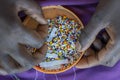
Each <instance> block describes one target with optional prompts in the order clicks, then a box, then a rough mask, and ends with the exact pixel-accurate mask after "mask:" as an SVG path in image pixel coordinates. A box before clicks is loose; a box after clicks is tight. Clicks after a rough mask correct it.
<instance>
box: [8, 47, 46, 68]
mask: <svg viewBox="0 0 120 80" xmlns="http://www.w3.org/2000/svg"><path fill="white" fill-rule="evenodd" d="M45 48H47V47H46V46H43V47H42V50H43V51H45V50H44V49H45ZM40 50H41V48H40ZM10 56H11V57H12V58H13V59H15V60H16V61H17V62H18V63H19V64H20V65H21V66H22V67H24V68H27V69H30V68H32V67H33V66H34V65H36V64H38V63H40V62H41V61H42V60H43V59H44V57H45V53H43V52H39V53H36V54H32V53H31V54H30V53H28V51H27V50H26V47H25V46H24V45H19V49H18V50H15V53H13V54H10Z"/></svg>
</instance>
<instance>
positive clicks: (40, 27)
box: [36, 25, 48, 39]
mask: <svg viewBox="0 0 120 80" xmlns="http://www.w3.org/2000/svg"><path fill="white" fill-rule="evenodd" d="M36 31H37V32H38V33H39V34H40V35H41V37H42V39H45V38H46V37H47V35H48V25H38V27H37V29H36Z"/></svg>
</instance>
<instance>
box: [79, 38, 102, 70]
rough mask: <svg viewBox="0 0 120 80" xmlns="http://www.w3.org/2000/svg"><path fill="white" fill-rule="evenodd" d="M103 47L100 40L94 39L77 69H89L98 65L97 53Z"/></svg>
mask: <svg viewBox="0 0 120 80" xmlns="http://www.w3.org/2000/svg"><path fill="white" fill-rule="evenodd" d="M102 47H103V45H102V42H101V40H100V39H98V38H96V39H95V41H94V42H93V44H92V46H91V48H88V49H87V51H86V52H85V54H84V57H83V58H82V60H80V62H79V63H78V65H77V67H78V68H89V67H93V66H96V65H98V64H99V57H98V51H100V50H101V49H102Z"/></svg>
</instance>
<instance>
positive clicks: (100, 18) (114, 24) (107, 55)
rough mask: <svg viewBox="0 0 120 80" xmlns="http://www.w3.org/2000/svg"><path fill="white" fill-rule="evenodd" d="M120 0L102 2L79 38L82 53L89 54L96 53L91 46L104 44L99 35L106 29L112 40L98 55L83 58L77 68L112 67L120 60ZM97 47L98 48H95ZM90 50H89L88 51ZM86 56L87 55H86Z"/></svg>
mask: <svg viewBox="0 0 120 80" xmlns="http://www.w3.org/2000/svg"><path fill="white" fill-rule="evenodd" d="M119 3H120V0H100V3H99V5H98V7H97V11H96V12H95V14H94V15H93V17H92V19H91V21H90V22H89V23H88V25H87V26H86V27H85V28H84V29H83V30H82V33H81V36H80V38H79V40H80V44H81V46H82V49H81V51H85V50H87V51H86V52H87V54H88V53H89V55H90V54H91V53H94V52H93V51H92V50H91V49H90V48H89V47H90V46H91V44H93V45H94V44H96V42H97V44H98V46H100V45H101V44H102V43H101V42H100V41H99V40H98V39H97V41H96V40H95V39H96V36H97V34H98V33H99V32H100V31H101V30H102V29H104V28H105V29H106V31H107V33H108V35H109V37H110V39H109V41H108V43H107V45H106V46H105V47H104V48H100V49H99V52H98V53H95V54H96V55H97V57H96V55H92V56H89V55H87V56H86V57H84V58H82V59H81V60H80V62H79V63H78V64H77V66H76V67H78V68H89V67H93V66H97V65H104V66H109V67H112V66H114V65H115V64H116V62H117V61H118V60H119V59H120V53H119V52H120V45H119V43H120V36H119V34H120V28H119V27H120V20H119V18H120V5H119ZM94 47H97V46H94ZM88 48H89V49H88ZM85 54H86V53H85Z"/></svg>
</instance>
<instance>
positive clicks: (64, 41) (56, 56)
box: [24, 6, 83, 74]
mask: <svg viewBox="0 0 120 80" xmlns="http://www.w3.org/2000/svg"><path fill="white" fill-rule="evenodd" d="M42 10H43V14H44V17H45V18H46V20H47V21H48V26H49V29H48V37H47V39H46V42H45V44H46V45H47V47H48V49H47V51H46V56H45V58H44V60H43V61H42V62H41V63H39V64H38V65H36V66H35V67H34V68H35V69H36V70H38V71H40V72H44V73H48V74H56V73H61V72H64V71H66V70H68V69H70V68H71V67H73V66H74V65H76V64H77V63H78V61H79V60H80V59H81V57H82V55H83V53H81V52H80V43H79V42H78V37H79V36H80V30H81V29H82V28H83V24H82V22H81V20H80V19H79V18H78V17H77V16H76V15H75V14H74V13H73V12H71V11H70V10H68V9H66V8H64V7H62V6H47V7H43V8H42ZM24 23H25V25H29V24H30V25H31V24H32V25H34V27H36V26H37V24H38V23H37V22H35V21H34V20H33V19H32V18H30V17H28V18H26V19H25V21H24ZM30 25H29V26H30ZM31 50H34V52H35V51H36V50H37V49H35V48H33V49H31Z"/></svg>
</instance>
